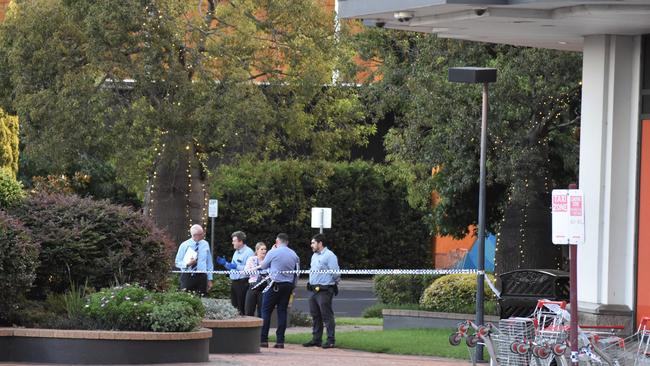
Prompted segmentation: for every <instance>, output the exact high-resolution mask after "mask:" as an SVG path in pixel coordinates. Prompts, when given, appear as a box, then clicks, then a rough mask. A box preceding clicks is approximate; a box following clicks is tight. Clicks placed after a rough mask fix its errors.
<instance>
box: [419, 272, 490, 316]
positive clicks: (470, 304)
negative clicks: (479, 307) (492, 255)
mask: <svg viewBox="0 0 650 366" xmlns="http://www.w3.org/2000/svg"><path fill="white" fill-rule="evenodd" d="M488 276H490V278H491V279H492V281H494V276H493V275H488ZM484 294H485V300H486V301H493V300H495V299H496V297H495V296H494V293H492V291H491V290H490V288H489V287H488V286H485V291H484ZM420 306H421V307H423V308H425V309H427V310H431V311H442V312H447V313H464V312H467V311H468V310H470V311H471V309H475V307H476V275H474V274H451V275H446V276H443V277H440V278H438V279H437V280H435V281H433V283H432V284H431V286H429V287H428V288H427V289H426V290H424V293H423V294H422V298H421V299H420ZM468 308H469V309H468Z"/></svg>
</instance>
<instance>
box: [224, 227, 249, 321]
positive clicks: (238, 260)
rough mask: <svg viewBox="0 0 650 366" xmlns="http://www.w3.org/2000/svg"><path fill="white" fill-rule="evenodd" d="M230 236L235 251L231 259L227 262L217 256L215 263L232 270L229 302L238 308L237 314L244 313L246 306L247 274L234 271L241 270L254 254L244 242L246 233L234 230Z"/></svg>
mask: <svg viewBox="0 0 650 366" xmlns="http://www.w3.org/2000/svg"><path fill="white" fill-rule="evenodd" d="M230 237H231V238H232V247H233V248H234V249H235V253H234V254H233V255H232V261H231V262H228V261H226V259H225V258H224V257H217V263H219V264H220V265H222V266H224V267H226V268H227V269H231V270H233V271H232V272H230V281H231V285H230V302H231V303H232V306H234V307H235V308H237V310H239V315H244V313H245V310H246V308H245V306H246V291H248V275H245V274H242V273H239V272H235V271H243V270H244V267H245V266H246V261H247V260H248V258H249V257H251V256H252V255H254V254H255V253H253V249H251V248H249V247H248V246H247V245H246V244H244V240H246V234H245V233H244V232H243V231H235V232H234V233H232V235H230Z"/></svg>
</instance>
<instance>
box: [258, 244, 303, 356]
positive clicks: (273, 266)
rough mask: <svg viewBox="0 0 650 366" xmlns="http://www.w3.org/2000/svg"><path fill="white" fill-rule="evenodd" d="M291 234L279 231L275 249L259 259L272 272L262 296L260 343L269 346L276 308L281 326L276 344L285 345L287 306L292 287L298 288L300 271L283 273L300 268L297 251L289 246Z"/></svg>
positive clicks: (277, 333) (277, 332)
mask: <svg viewBox="0 0 650 366" xmlns="http://www.w3.org/2000/svg"><path fill="white" fill-rule="evenodd" d="M288 245H289V236H287V234H284V233H280V234H278V236H277V237H276V239H275V245H274V246H273V249H271V250H269V252H268V253H267V254H266V258H264V260H263V261H262V263H260V269H268V271H269V276H271V287H270V288H269V289H268V290H267V291H266V292H265V293H264V295H263V297H262V319H263V320H264V322H263V324H262V334H261V337H260V347H268V346H269V328H270V327H271V314H272V313H273V309H275V308H277V313H278V328H277V330H276V331H275V335H276V343H275V346H273V347H274V348H284V332H285V330H286V329H287V308H288V306H289V299H290V298H291V294H292V293H293V290H294V289H295V288H296V283H297V281H298V275H297V274H294V273H280V271H292V270H296V269H300V260H299V258H298V255H297V254H296V252H294V251H293V250H292V249H290V248H289V246H288Z"/></svg>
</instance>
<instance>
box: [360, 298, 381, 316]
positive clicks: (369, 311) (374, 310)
mask: <svg viewBox="0 0 650 366" xmlns="http://www.w3.org/2000/svg"><path fill="white" fill-rule="evenodd" d="M386 306H387V305H386V304H382V303H380V302H378V303H376V304H373V305H370V306H368V307H367V308H365V309H363V314H362V316H363V317H364V318H383V317H384V314H382V310H384V308H385V307H386Z"/></svg>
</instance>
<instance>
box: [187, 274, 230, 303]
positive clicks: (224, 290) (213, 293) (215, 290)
mask: <svg viewBox="0 0 650 366" xmlns="http://www.w3.org/2000/svg"><path fill="white" fill-rule="evenodd" d="M217 267H218V266H217ZM217 269H221V268H217ZM230 285H231V281H230V278H229V277H228V276H224V275H220V274H215V275H214V278H213V279H212V288H211V289H210V291H208V297H211V298H213V299H230ZM177 287H178V286H177Z"/></svg>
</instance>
